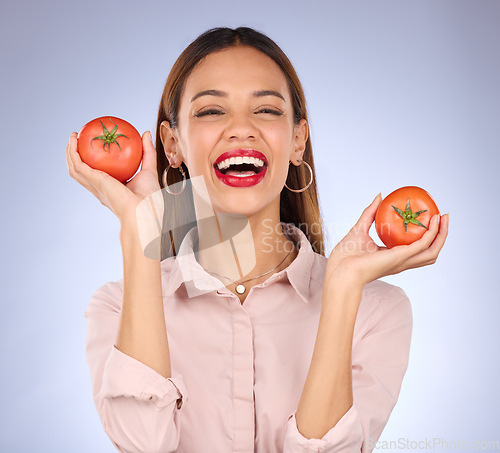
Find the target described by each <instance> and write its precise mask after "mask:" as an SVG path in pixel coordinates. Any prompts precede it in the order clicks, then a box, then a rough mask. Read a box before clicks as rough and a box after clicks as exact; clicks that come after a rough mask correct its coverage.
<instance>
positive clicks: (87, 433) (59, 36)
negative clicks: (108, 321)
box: [0, 0, 500, 453]
mask: <svg viewBox="0 0 500 453" xmlns="http://www.w3.org/2000/svg"><path fill="white" fill-rule="evenodd" d="M221 25H228V26H239V25H249V26H252V27H254V28H256V29H258V30H261V31H263V32H265V33H267V34H269V35H270V36H271V37H272V38H273V39H274V40H276V41H277V43H278V44H279V45H281V46H282V48H283V50H284V51H285V52H286V53H287V54H288V56H289V57H290V59H291V60H292V62H293V63H294V64H295V67H296V69H297V71H298V73H299V76H300V77H301V80H302V82H303V85H304V87H305V92H306V97H307V99H308V106H309V110H310V122H311V131H312V139H313V145H314V150H315V159H316V164H317V168H318V184H319V190H320V196H321V203H322V211H323V214H324V218H325V223H326V225H327V228H328V233H329V239H330V241H329V244H328V253H329V251H330V250H331V248H332V246H333V244H334V243H336V241H338V240H339V239H340V238H341V237H342V236H343V234H345V233H346V232H347V230H348V229H349V228H350V227H351V226H352V225H353V224H354V222H355V221H356V220H357V218H358V216H359V215H360V213H361V212H362V210H363V209H364V208H365V206H366V205H368V204H369V203H370V202H371V201H372V199H373V198H374V197H375V195H376V194H377V193H378V192H382V195H384V196H385V195H387V194H388V193H389V192H391V191H392V190H394V189H396V188H398V187H400V186H404V185H418V186H422V187H424V188H426V189H427V190H428V191H429V192H430V193H431V194H432V195H433V196H434V198H435V199H436V201H437V203H438V206H439V207H440V209H441V211H442V212H443V213H445V212H450V223H451V226H450V228H451V232H450V235H449V237H448V241H447V244H446V246H445V248H444V249H443V252H442V255H441V257H440V259H439V260H438V262H437V263H436V264H435V265H434V266H432V267H428V268H422V269H417V270H412V271H408V272H405V273H404V274H402V275H399V276H396V277H392V278H388V279H387V280H388V281H389V282H391V283H394V284H397V285H399V286H402V287H403V288H404V289H405V291H406V292H407V294H408V295H409V297H410V299H411V301H412V304H413V312H414V335H413V343H412V350H411V357H410V365H409V369H408V372H407V375H406V377H405V380H404V382H403V387H402V391H401V396H400V399H399V402H398V404H397V406H396V408H395V410H394V412H393V414H392V416H391V419H390V420H389V423H388V425H387V427H386V429H385V431H384V433H383V435H382V440H385V441H393V442H396V441H397V442H400V443H399V444H398V445H399V447H398V448H396V449H392V450H389V449H388V448H387V445H385V447H384V445H382V444H380V445H379V448H378V449H377V450H378V451H396V450H400V451H401V450H402V445H405V449H406V450H407V451H410V450H421V451H423V450H425V448H424V447H425V445H424V444H423V442H424V441H426V440H427V441H433V439H438V444H437V448H436V449H435V450H434V451H444V450H446V451H450V450H455V449H459V447H460V450H461V451H474V447H473V442H478V441H479V442H484V443H483V444H479V447H482V449H483V451H484V450H489V451H492V450H494V449H500V446H499V444H498V442H499V441H500V428H499V427H500V419H499V415H498V414H499V412H500V392H499V389H498V374H499V372H500V366H499V365H500V359H499V356H500V355H499V336H500V335H499V316H500V308H499V303H500V297H499V291H498V287H497V283H498V280H499V277H500V275H499V272H498V257H499V253H500V247H499V239H498V238H499V235H498V233H497V231H498V228H500V215H499V209H498V198H499V195H500V190H499V188H500V187H499V180H500V178H499V175H498V173H499V170H500V165H499V164H500V146H499V143H500V134H499V130H500V94H499V86H498V84H499V80H500V2H499V1H488V0H476V1H474V0H469V1H464V0H453V1H449V0H432V1H430V0H423V1H405V0H397V1H396V0H394V1H392V0H385V1H384V0H383V1H348V0H342V1H318V0H316V1H308V2H306V1H301V2H298V1H284V0H265V1H263V0H253V1H247V0H245V1H242V0H240V1H221V0H211V1H210V2H201V1H195V2H193V1H192V2H184V3H181V2H180V1H177V2H169V1H161V2H160V1H143V2H139V1H136V2H133V1H96V0H92V1H86V2H83V1H80V2H68V1H56V0H48V1H45V2H37V1H19V2H7V1H5V0H3V1H2V6H1V13H0V38H1V39H0V46H1V59H0V64H1V68H2V70H1V77H2V83H1V86H0V93H1V104H0V105H1V121H0V125H1V126H0V127H1V147H2V160H1V162H2V169H3V171H2V177H1V178H0V184H1V193H2V199H3V205H4V208H5V209H4V210H3V213H2V221H1V223H0V228H1V238H2V261H3V263H4V264H3V272H2V273H1V288H2V297H1V304H2V306H1V307H2V309H1V316H0V336H1V337H0V348H1V368H2V371H1V374H0V388H1V391H2V398H1V399H2V410H1V412H0V413H1V416H0V417H1V422H0V430H1V433H0V451H1V452H5V453H13V452H15V453H17V452H26V453H33V452H36V453H43V452H50V453H54V452H64V453H65V452H71V453H80V452H82V453H83V452H86V453H87V452H98V453H100V452H113V451H115V450H114V448H113V447H112V445H111V443H110V441H109V440H108V438H107V436H106V434H105V433H104V431H103V429H102V427H101V424H100V421H99V419H98V416H97V413H96V410H95V408H94V404H93V401H92V397H91V386H90V378H89V373H88V368H87V363H86V359H85V328H86V327H85V319H84V317H83V313H84V311H85V309H86V306H87V303H88V300H89V298H90V297H91V295H92V294H93V292H94V291H95V290H96V289H97V288H98V287H99V286H100V285H102V284H103V283H104V282H106V281H109V280H117V279H119V278H121V276H122V257H121V249H120V244H119V239H118V232H119V223H118V220H117V219H116V218H115V217H114V215H113V214H112V212H111V211H109V210H108V209H107V208H105V207H104V206H102V205H101V204H100V203H99V202H98V201H97V200H96V199H95V198H94V197H93V196H92V195H91V194H90V192H87V191H86V190H85V189H84V188H83V187H81V186H80V185H79V184H77V183H76V182H75V181H74V180H72V179H71V178H70V177H69V175H68V171H67V167H66V161H65V147H66V143H67V141H68V138H69V135H70V133H71V132H72V131H78V130H79V129H80V128H81V127H82V126H83V125H84V124H85V123H86V122H87V121H89V120H90V119H92V118H95V117H97V116H102V115H115V116H119V117H122V118H125V119H127V120H128V121H130V122H131V123H133V124H134V125H135V126H136V127H137V129H138V130H139V131H140V132H141V133H142V132H144V131H145V130H153V131H154V129H155V117H156V113H157V109H158V103H159V100H160V96H161V92H162V88H163V85H164V82H165V80H166V77H167V74H168V72H169V70H170V68H171V66H172V64H173V62H174V61H175V59H176V58H177V56H178V55H179V53H180V52H181V51H182V50H183V49H184V48H185V47H186V46H187V45H188V44H189V42H191V41H192V40H193V39H194V38H195V37H196V36H197V35H198V34H200V33H201V32H203V31H205V30H206V29H208V28H211V27H214V26H221ZM457 441H460V442H461V444H453V442H457ZM489 441H497V444H488V443H487V442H489ZM401 442H402V443H401ZM405 442H406V444H405ZM412 442H413V443H412ZM445 442H448V444H447V445H446V444H445ZM464 442H468V443H469V444H468V448H465V444H464ZM428 445H429V444H427V450H429V448H428Z"/></svg>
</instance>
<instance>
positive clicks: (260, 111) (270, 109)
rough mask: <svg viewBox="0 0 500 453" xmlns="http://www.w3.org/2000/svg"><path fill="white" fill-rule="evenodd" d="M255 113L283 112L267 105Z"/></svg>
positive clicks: (278, 114)
mask: <svg viewBox="0 0 500 453" xmlns="http://www.w3.org/2000/svg"><path fill="white" fill-rule="evenodd" d="M255 113H267V114H271V115H276V116H282V115H283V112H281V111H280V110H277V109H272V108H269V107H264V108H261V109H259V110H257V111H256V112H255Z"/></svg>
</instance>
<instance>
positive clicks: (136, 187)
mask: <svg viewBox="0 0 500 453" xmlns="http://www.w3.org/2000/svg"><path fill="white" fill-rule="evenodd" d="M142 150H143V155H142V166H141V170H140V171H139V173H137V174H136V175H135V176H134V177H133V178H132V179H131V180H130V181H128V182H127V183H125V184H123V183H121V182H120V181H118V180H117V179H115V178H113V177H112V176H110V175H108V174H107V173H105V172H104V171H101V170H95V169H93V168H91V167H90V166H88V165H87V164H86V163H85V162H83V161H82V159H81V158H80V155H79V154H78V151H77V133H76V132H73V133H72V134H71V136H70V139H69V142H68V146H67V147H66V162H67V164H68V171H69V174H70V176H71V177H72V178H73V179H75V180H76V181H77V182H79V183H80V184H81V185H82V186H83V187H85V188H86V189H87V190H89V191H90V192H91V193H93V194H94V196H95V197H96V198H97V199H98V200H99V201H100V202H101V203H102V204H103V205H104V206H107V207H108V208H109V209H111V211H113V212H114V213H115V215H116V216H117V217H118V219H119V220H120V222H121V223H122V224H123V222H125V221H128V220H130V219H135V215H136V208H137V205H138V204H139V203H140V202H141V201H142V200H143V199H144V198H146V197H148V196H149V195H151V194H152V193H154V192H157V191H159V190H161V188H160V185H159V183H158V172H157V169H156V150H155V148H154V146H153V142H152V138H151V133H150V132H149V131H148V132H145V133H144V134H143V135H142Z"/></svg>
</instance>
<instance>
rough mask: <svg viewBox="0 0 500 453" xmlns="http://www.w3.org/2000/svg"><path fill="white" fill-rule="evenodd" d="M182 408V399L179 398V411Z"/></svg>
mask: <svg viewBox="0 0 500 453" xmlns="http://www.w3.org/2000/svg"><path fill="white" fill-rule="evenodd" d="M181 407H182V398H179V399H178V400H177V409H180V408H181Z"/></svg>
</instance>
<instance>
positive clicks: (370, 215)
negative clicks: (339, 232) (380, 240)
mask: <svg viewBox="0 0 500 453" xmlns="http://www.w3.org/2000/svg"><path fill="white" fill-rule="evenodd" d="M381 201H382V194H380V193H379V194H378V195H377V196H376V197H375V198H374V199H373V201H372V202H371V203H370V205H369V206H367V207H366V208H365V210H364V211H363V213H362V214H361V216H360V218H359V220H358V221H357V222H356V225H355V228H356V229H357V230H361V231H362V232H365V233H368V231H369V229H370V227H371V225H372V223H373V221H374V220H375V214H376V212H377V209H378V207H379V205H380V203H381Z"/></svg>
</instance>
